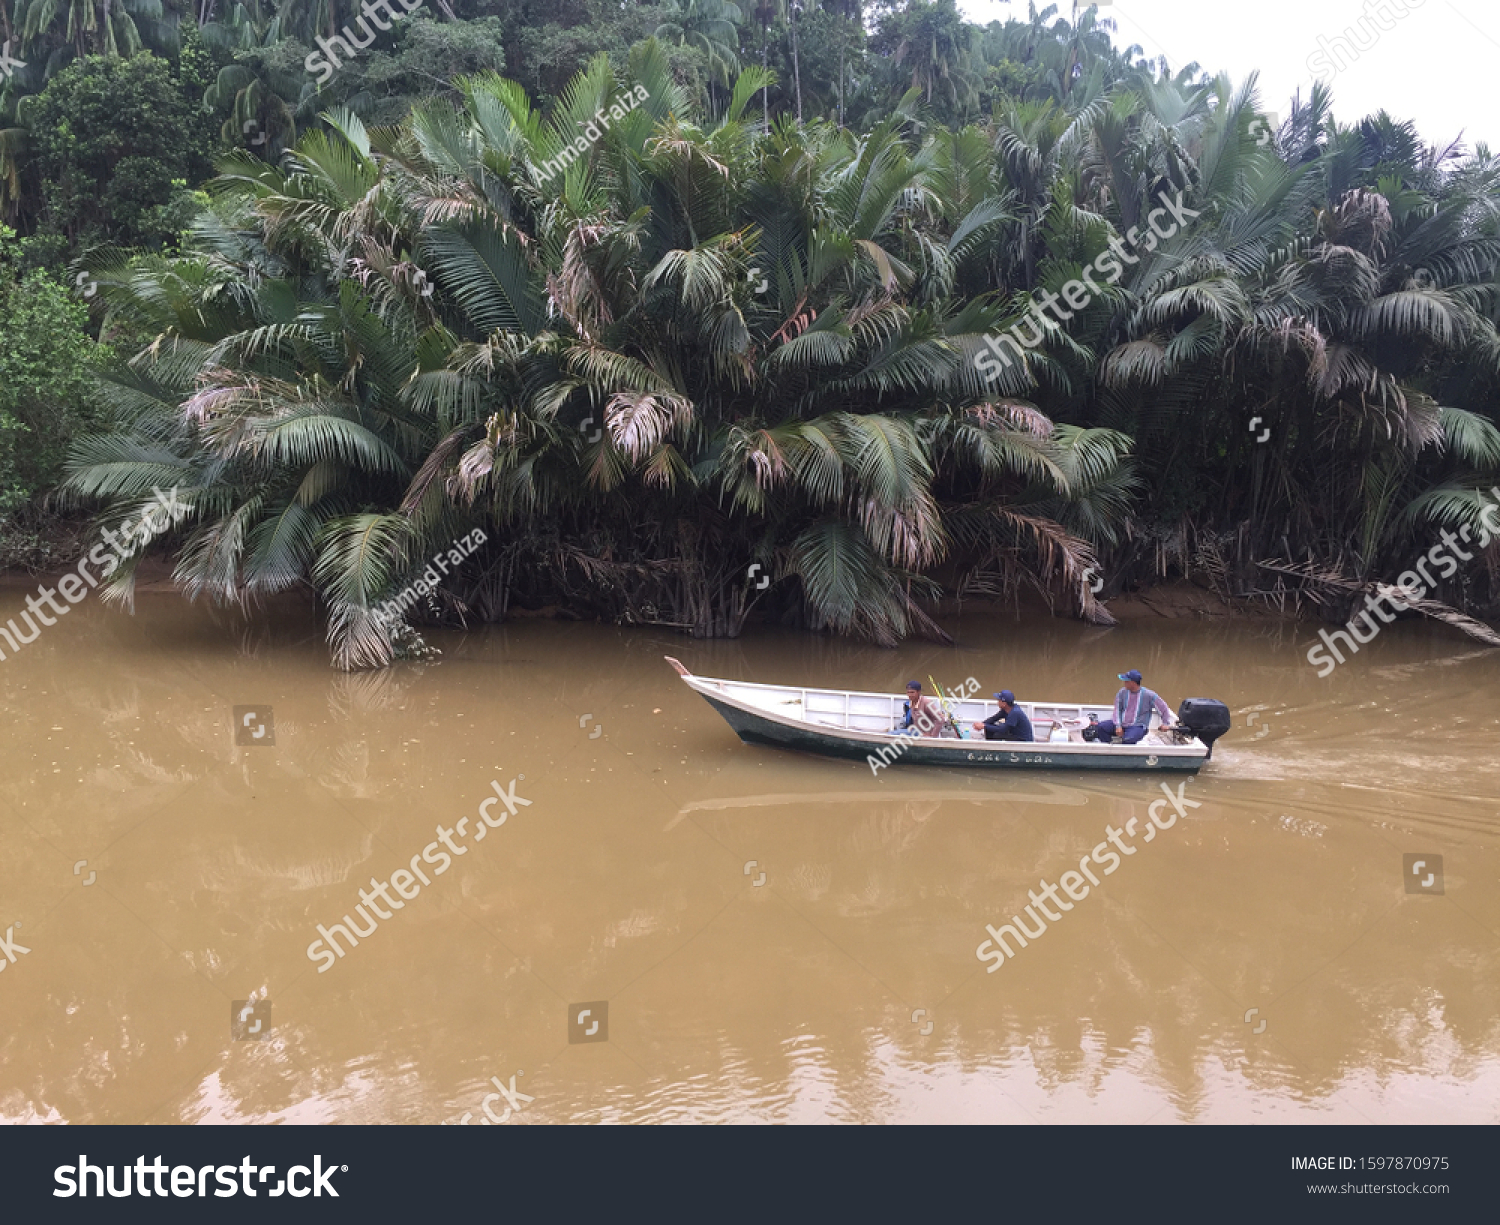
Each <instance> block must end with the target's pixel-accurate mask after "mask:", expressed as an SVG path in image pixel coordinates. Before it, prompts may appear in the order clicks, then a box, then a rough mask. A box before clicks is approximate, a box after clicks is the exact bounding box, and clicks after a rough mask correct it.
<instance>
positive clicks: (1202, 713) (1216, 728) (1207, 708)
mask: <svg viewBox="0 0 1500 1225" xmlns="http://www.w3.org/2000/svg"><path fill="white" fill-rule="evenodd" d="M1177 721H1178V722H1179V723H1181V724H1182V726H1183V728H1184V729H1185V730H1186V731H1190V732H1192V733H1193V735H1195V736H1196V737H1198V739H1199V740H1201V741H1203V743H1204V744H1206V745H1208V757H1206V758H1204V760H1205V761H1207V760H1208V758H1210V757H1212V756H1213V755H1214V741H1215V740H1217V739H1218V738H1219V737H1220V736H1222V735H1223V734H1224V733H1225V732H1227V731H1228V730H1229V728H1230V726H1231V725H1232V724H1233V722H1234V720H1233V718H1232V717H1231V716H1230V714H1229V707H1227V706H1225V705H1224V703H1223V702H1217V701H1215V700H1214V699H1213V698H1184V699H1183V702H1182V705H1181V706H1179V707H1178V708H1177Z"/></svg>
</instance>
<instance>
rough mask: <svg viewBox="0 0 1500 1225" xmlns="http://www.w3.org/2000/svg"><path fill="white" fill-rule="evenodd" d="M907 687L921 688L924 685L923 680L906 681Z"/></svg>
mask: <svg viewBox="0 0 1500 1225" xmlns="http://www.w3.org/2000/svg"><path fill="white" fill-rule="evenodd" d="M906 687H907V688H908V689H920V688H921V687H922V682H921V681H907V682H906Z"/></svg>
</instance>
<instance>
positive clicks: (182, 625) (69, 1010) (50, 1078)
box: [0, 589, 1500, 1125]
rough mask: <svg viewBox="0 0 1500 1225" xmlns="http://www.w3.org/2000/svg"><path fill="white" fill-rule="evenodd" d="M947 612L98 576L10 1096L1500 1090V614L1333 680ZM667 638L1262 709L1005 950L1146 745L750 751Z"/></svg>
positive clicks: (22, 1116)
mask: <svg viewBox="0 0 1500 1225" xmlns="http://www.w3.org/2000/svg"><path fill="white" fill-rule="evenodd" d="M25 594H26V593H25V592H24V591H21V590H19V589H7V590H5V591H3V592H0V619H4V618H8V617H10V616H13V615H16V614H17V613H18V612H19V610H20V609H21V607H22V599H23V596H24V595H25ZM953 628H954V629H955V630H956V633H957V636H958V637H959V639H960V641H961V645H960V646H959V647H958V648H940V647H933V646H927V645H922V644H912V645H908V646H906V647H903V648H902V649H901V650H899V651H886V650H881V649H877V648H873V647H863V646H859V645H855V644H851V643H847V642H840V641H833V640H829V639H823V638H817V637H813V636H809V635H802V634H793V633H781V632H778V631H774V630H766V629H752V631H751V632H750V633H749V635H748V636H747V637H746V638H744V639H742V640H740V641H736V642H697V641H692V640H688V639H683V638H681V637H678V636H675V635H672V634H670V633H666V632H657V631H652V630H645V629H627V628H614V627H607V626H597V625H581V624H565V623H554V622H518V623H514V624H510V625H506V626H502V627H496V628H491V629H488V630H484V631H476V632H471V633H467V634H462V633H456V632H454V633H435V634H432V635H430V641H431V642H432V643H433V645H435V646H437V647H439V648H441V650H442V651H443V655H442V657H441V659H440V660H439V661H437V662H435V663H431V664H425V665H403V666H401V667H398V668H396V669H394V670H391V671H389V672H384V673H379V674H364V675H356V676H352V677H351V676H343V675H340V674H338V673H336V672H334V671H333V670H331V668H330V667H329V665H328V662H327V652H326V648H325V646H324V644H323V642H322V639H321V635H320V633H319V631H318V628H317V626H316V624H315V623H314V622H313V620H312V618H311V615H310V613H307V612H306V611H303V610H298V609H290V610H280V611H277V612H275V613H274V614H265V615H263V617H262V618H261V619H260V620H258V621H257V622H256V623H255V624H254V625H253V626H247V625H246V624H245V623H244V622H242V621H239V620H236V619H234V618H230V617H227V616H224V615H217V614H213V613H211V612H210V611H208V610H206V609H202V608H195V607H192V606H190V605H188V604H186V603H185V602H184V601H182V600H181V599H179V598H178V597H176V596H172V595H166V594H160V595H143V596H142V597H141V598H140V600H139V603H138V608H137V611H136V614H135V615H134V616H129V615H126V614H124V613H123V612H120V611H118V610H115V609H110V608H106V607H103V606H102V605H101V604H100V602H99V601H98V599H97V597H94V598H91V599H89V600H88V601H86V602H85V603H83V604H81V605H79V606H77V607H75V608H73V609H72V611H71V612H70V613H69V615H68V616H66V617H64V618H61V619H60V620H59V622H58V624H57V625H55V626H52V627H49V628H45V629H43V631H42V633H41V635H40V636H39V637H38V638H37V639H36V640H35V641H34V642H31V643H30V644H28V645H25V646H24V647H22V648H21V649H20V650H19V651H18V652H16V653H14V654H11V652H10V651H9V650H8V649H7V650H6V655H7V656H8V657H7V658H5V659H4V660H3V661H0V690H3V694H4V710H3V718H4V740H3V743H4V754H5V769H4V774H3V788H4V793H3V804H0V935H3V936H4V938H5V944H4V945H3V946H0V1119H3V1120H8V1121H12V1122H33V1121H53V1122H58V1121H61V1122H69V1123H148V1122H149V1123H176V1122H209V1123H212V1122H258V1123H262V1122H274V1121H283V1120H284V1121H294V1122H330V1123H331V1122H342V1123H366V1122H405V1123H426V1124H436V1123H460V1122H463V1121H465V1119H467V1121H469V1122H470V1123H471V1124H473V1123H480V1122H490V1121H491V1120H494V1121H496V1122H499V1123H504V1124H505V1125H516V1124H528V1123H536V1122H671V1121H693V1122H715V1121H751V1120H764V1121H778V1122H810V1121H840V1122H880V1121H907V1122H911V1121H967V1122H1014V1123H1031V1122H1112V1123H1145V1122H1151V1123H1163V1122H1255V1121H1325V1120H1326V1121H1342V1122H1365V1121H1369V1122H1383V1121H1402V1122H1428V1121H1431V1122H1495V1121H1500V1019H1497V1013H1500V1009H1497V1003H1500V888H1497V885H1500V800H1497V796H1500V768H1497V765H1496V746H1497V744H1500V714H1497V707H1496V703H1495V701H1494V697H1495V695H1496V693H1497V692H1500V651H1495V650H1486V649H1482V648H1478V647H1476V646H1475V644H1473V643H1471V642H1470V641H1468V640H1467V639H1465V638H1463V637H1462V636H1460V635H1458V634H1456V633H1454V632H1453V631H1451V630H1448V629H1446V628H1444V627H1437V626H1428V625H1415V624H1407V623H1399V624H1396V625H1392V626H1390V627H1388V628H1386V629H1385V630H1384V631H1383V632H1382V633H1381V634H1380V635H1379V636H1378V638H1377V639H1376V640H1375V641H1373V642H1372V643H1370V644H1369V645H1368V646H1365V647H1364V648H1362V649H1361V650H1360V652H1359V654H1358V655H1357V656H1354V657H1353V658H1350V659H1349V660H1348V662H1346V663H1345V664H1344V665H1343V666H1341V667H1339V668H1337V669H1336V670H1335V671H1333V673H1332V674H1331V675H1329V676H1327V677H1325V678H1322V679H1320V678H1319V677H1318V675H1317V669H1315V668H1314V667H1312V666H1311V665H1309V664H1308V662H1307V661H1306V658H1305V653H1306V651H1307V648H1308V646H1309V645H1310V643H1311V641H1312V640H1313V635H1314V630H1313V629H1312V628H1310V627H1308V626H1306V625H1291V624H1284V623H1280V622H1275V621H1266V620H1256V619H1244V620H1230V621H1213V620H1187V619H1183V620H1154V619H1153V620H1150V621H1138V622H1129V623H1126V624H1124V625H1122V626H1121V627H1119V628H1117V629H1113V630H1107V631H1106V630H1099V629H1094V628H1090V627H1086V626H1081V625H1078V624H1075V623H1072V622H1066V621H1048V620H1041V619H1028V620H1025V621H1019V622H1018V621H1016V620H1015V619H1014V618H1013V617H1012V616H1011V615H1010V614H1005V615H1003V616H997V615H994V614H972V615H969V614H966V615H965V617H964V618H963V619H962V620H961V621H959V622H957V623H955V624H954V625H953ZM664 654H670V655H674V656H677V657H678V658H680V659H681V660H682V661H683V662H684V663H685V664H686V665H687V666H688V667H689V668H691V669H692V670H693V671H694V672H697V673H700V674H704V675H710V676H727V677H733V678H739V679H746V680H757V681H766V682H775V683H788V684H799V685H816V686H828V687H837V688H860V689H882V690H883V689H891V690H892V691H899V690H900V689H901V687H902V685H903V684H904V682H905V681H906V680H908V679H910V678H913V677H917V678H922V679H924V680H925V679H926V678H927V677H928V676H929V675H931V676H933V677H936V678H937V680H938V681H939V682H940V683H942V684H943V685H944V686H945V687H956V686H958V685H959V684H961V683H962V682H963V681H964V680H965V679H966V678H967V677H969V676H974V677H977V678H978V680H979V681H980V682H981V683H982V685H983V691H984V692H985V693H988V692H990V691H992V690H994V689H999V688H1001V687H1009V688H1011V689H1013V690H1015V691H1016V692H1017V694H1018V695H1019V696H1020V697H1021V698H1022V700H1053V701H1090V702H1107V701H1109V700H1110V699H1111V697H1112V696H1113V694H1114V692H1115V690H1116V689H1117V688H1118V687H1119V685H1118V682H1117V681H1116V680H1115V675H1116V673H1118V672H1121V671H1123V670H1125V669H1126V668H1131V667H1136V668H1139V669H1140V670H1141V671H1142V672H1143V673H1145V677H1146V683H1147V684H1148V685H1150V686H1151V687H1152V688H1155V689H1157V690H1158V691H1160V692H1161V693H1162V694H1163V696H1164V697H1166V699H1167V701H1168V702H1169V703H1170V704H1171V705H1172V707H1173V708H1174V709H1175V708H1176V706H1177V704H1178V703H1179V702H1180V701H1181V699H1182V698H1184V697H1188V696H1205V697H1216V698H1219V699H1221V700H1223V701H1224V702H1226V703H1227V704H1228V705H1229V707H1230V708H1231V710H1233V711H1234V712H1235V726H1234V730H1233V731H1232V732H1231V733H1230V734H1229V735H1228V736H1227V737H1226V738H1225V739H1224V740H1223V741H1221V742H1220V743H1219V746H1218V747H1217V748H1216V750H1215V752H1214V755H1213V760H1212V761H1211V762H1210V763H1209V765H1208V767H1207V768H1206V769H1205V770H1204V771H1203V772H1202V773H1201V774H1200V775H1198V776H1196V777H1188V778H1187V781H1186V785H1185V789H1184V790H1183V792H1182V793H1181V796H1182V800H1183V813H1184V815H1183V816H1182V817H1181V818H1180V819H1178V820H1176V821H1175V822H1174V823H1173V824H1171V826H1170V828H1168V829H1166V830H1164V831H1163V832H1161V833H1159V834H1156V835H1155V836H1154V837H1153V839H1152V840H1151V841H1150V842H1149V843H1147V842H1144V841H1143V840H1142V839H1141V837H1139V836H1138V837H1137V838H1136V839H1135V841H1134V853H1133V854H1131V855H1129V856H1128V857H1127V858H1125V859H1124V861H1123V863H1122V865H1121V866H1120V868H1119V870H1118V871H1115V872H1114V873H1113V874H1110V875H1106V876H1104V877H1103V878H1102V879H1101V880H1100V881H1099V883H1098V884H1097V885H1096V886H1095V887H1093V888H1092V889H1091V890H1090V891H1089V892H1088V894H1087V896H1086V897H1084V898H1083V899H1082V900H1079V901H1076V902H1074V903H1071V904H1070V908H1068V909H1062V908H1061V907H1060V906H1058V905H1057V903H1056V902H1053V903H1050V905H1052V906H1054V907H1055V908H1054V909H1053V910H1052V912H1051V913H1053V914H1055V915H1056V916H1057V917H1056V918H1055V919H1054V920H1053V921H1051V922H1050V923H1048V924H1047V925H1046V927H1045V930H1044V932H1043V933H1042V934H1040V935H1038V936H1036V937H1035V938H1034V939H1033V940H1032V941H1031V942H1030V943H1029V944H1028V945H1027V946H1026V947H1024V948H1020V949H1019V950H1018V951H1016V953H1015V955H1014V956H1013V957H1011V958H1010V959H1008V960H1005V961H1003V963H1001V964H998V965H995V963H994V962H986V961H984V960H981V959H980V956H979V954H978V953H977V951H976V950H978V949H979V948H980V946H982V945H983V944H984V943H985V941H986V940H987V939H989V936H988V933H987V930H986V928H987V925H995V926H997V927H998V926H1000V925H1003V924H1006V923H1011V922H1013V918H1012V916H1015V915H1016V914H1017V912H1018V911H1021V912H1022V918H1023V919H1024V918H1025V912H1024V908H1025V907H1026V906H1027V905H1028V904H1029V891H1034V890H1037V889H1038V888H1039V886H1040V885H1041V883H1042V882H1044V881H1045V882H1056V881H1058V879H1059V877H1060V876H1061V875H1062V874H1063V873H1065V872H1068V871H1069V870H1070V869H1074V868H1076V867H1077V866H1078V864H1079V860H1080V858H1087V857H1088V856H1089V855H1090V849H1091V848H1093V847H1095V846H1096V844H1099V843H1101V842H1103V841H1104V840H1105V838H1106V830H1107V829H1108V828H1115V829H1119V828H1121V827H1123V826H1124V825H1125V824H1126V822H1129V821H1132V820H1135V821H1137V822H1138V823H1139V824H1141V825H1144V824H1145V817H1146V813H1147V810H1148V807H1149V805H1151V804H1152V803H1153V801H1156V800H1159V799H1161V798H1162V793H1161V784H1162V780H1161V779H1160V778H1157V777H1151V776H1144V775H1130V774H1118V775H1110V774H1097V773H1095V774H1088V775H1084V774H1076V775H1075V774H1071V773H1053V772H1043V773H1024V772H1015V773H997V774H979V773H971V772H967V771H960V770H944V769H934V768H925V767H915V766H913V767H902V766H896V767H893V768H891V769H888V770H883V771H881V772H880V773H879V774H878V776H877V775H875V774H872V771H871V770H870V769H869V768H868V767H867V766H866V765H864V764H861V763H857V762H840V761H830V760H823V759H819V758H814V757H804V756H798V755H793V754H789V753H786V752H781V751H776V750H771V749H762V748H755V747H752V746H748V745H743V744H741V743H740V742H739V741H738V740H737V739H736V738H735V736H734V734H733V733H732V732H731V731H730V730H729V728H728V726H727V725H726V724H725V723H724V722H723V721H722V720H721V719H720V718H719V717H718V716H717V715H716V714H714V713H713V711H711V710H710V709H709V707H708V706H707V705H706V704H705V703H704V702H703V701H702V699H700V698H699V697H697V696H696V695H694V694H693V693H691V692H690V691H689V690H688V689H687V688H686V687H685V686H684V685H683V684H682V683H681V681H679V680H678V678H677V677H676V675H675V674H674V673H673V671H672V670H671V669H670V668H669V667H668V666H667V665H666V664H665V663H663V661H662V656H663V655H664ZM1252 716H1253V718H1252ZM1181 781H1182V776H1178V777H1177V778H1175V779H1173V780H1171V782H1172V786H1174V787H1175V786H1176V785H1177V784H1178V783H1180V782H1181ZM1189 802H1190V803H1189ZM482 805H483V809H482V811H481V806H482ZM460 823H463V824H462V826H461V825H460ZM443 831H447V832H446V833H444V832H443ZM361 891H363V894H362V893H361ZM1052 896H1053V897H1054V898H1056V897H1057V896H1059V895H1057V894H1056V893H1054V894H1053V895H1052ZM1064 900H1066V899H1064ZM1044 901H1045V898H1044ZM382 915H383V916H384V917H381V916H382ZM1026 921H1027V922H1028V923H1029V922H1031V920H1030V919H1027V920H1026ZM336 925H337V926H336ZM351 926H352V927H353V928H354V929H355V930H353V931H350V930H348V928H349V927H351ZM320 929H321V931H320ZM1033 930H1034V929H1033ZM361 931H362V932H363V933H364V934H363V935H360V934H359V933H360V932H361ZM328 940H331V941H332V942H333V945H334V946H336V951H335V948H331V947H330V945H329V943H328V942H327V941H328ZM992 965H993V966H994V967H995V968H994V970H993V972H991V968H990V967H991V966H992Z"/></svg>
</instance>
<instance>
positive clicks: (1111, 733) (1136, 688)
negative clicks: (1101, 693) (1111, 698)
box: [1085, 668, 1172, 744]
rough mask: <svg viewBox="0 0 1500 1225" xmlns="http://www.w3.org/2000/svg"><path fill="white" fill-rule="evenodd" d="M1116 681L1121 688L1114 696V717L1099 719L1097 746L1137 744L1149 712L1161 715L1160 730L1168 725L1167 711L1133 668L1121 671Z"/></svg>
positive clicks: (1148, 722)
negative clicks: (1120, 683)
mask: <svg viewBox="0 0 1500 1225" xmlns="http://www.w3.org/2000/svg"><path fill="white" fill-rule="evenodd" d="M1120 679H1121V680H1122V681H1124V682H1125V687H1124V688H1123V689H1121V690H1120V692H1119V693H1117V694H1115V717H1114V718H1113V719H1105V720H1103V721H1102V722H1101V723H1100V724H1099V727H1098V730H1097V732H1096V734H1095V737H1094V738H1096V739H1097V740H1098V742H1099V743H1100V744H1137V743H1139V742H1140V741H1141V740H1144V739H1145V737H1146V733H1147V732H1148V731H1149V730H1150V726H1151V712H1152V711H1153V710H1155V711H1156V712H1157V713H1158V714H1160V715H1161V725H1162V726H1163V727H1171V726H1172V711H1171V709H1170V708H1169V707H1168V706H1167V704H1166V703H1165V702H1163V701H1162V700H1161V697H1160V696H1159V695H1158V694H1156V693H1153V692H1152V691H1151V690H1150V689H1146V688H1143V687H1142V685H1141V674H1140V673H1139V672H1137V671H1136V670H1135V669H1134V668H1132V669H1130V671H1129V672H1121V673H1120ZM1089 730H1090V731H1093V730H1094V729H1093V728H1090V729H1089ZM1085 738H1088V737H1087V736H1086V737H1085Z"/></svg>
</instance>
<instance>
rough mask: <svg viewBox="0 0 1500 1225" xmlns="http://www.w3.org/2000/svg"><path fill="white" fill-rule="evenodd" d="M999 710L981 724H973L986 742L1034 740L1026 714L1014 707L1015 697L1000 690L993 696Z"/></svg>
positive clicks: (1007, 691)
mask: <svg viewBox="0 0 1500 1225" xmlns="http://www.w3.org/2000/svg"><path fill="white" fill-rule="evenodd" d="M995 701H996V702H998V703H999V704H1000V709H999V710H997V711H996V712H995V713H994V714H992V715H991V716H990V717H989V718H988V719H986V720H985V721H984V722H983V723H976V724H974V730H975V731H976V732H979V731H982V732H983V733H984V738H985V739H986V740H1035V739H1036V736H1035V735H1033V734H1032V731H1031V720H1030V719H1028V718H1027V717H1026V712H1025V711H1024V710H1022V709H1021V708H1020V707H1019V706H1017V705H1016V695H1015V694H1013V693H1012V692H1011V691H1010V690H1009V689H1002V690H1001V691H1000V692H999V693H997V694H996V695H995Z"/></svg>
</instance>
